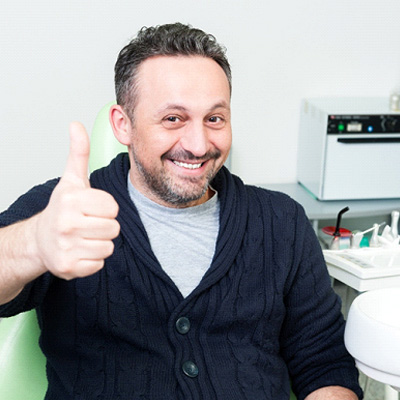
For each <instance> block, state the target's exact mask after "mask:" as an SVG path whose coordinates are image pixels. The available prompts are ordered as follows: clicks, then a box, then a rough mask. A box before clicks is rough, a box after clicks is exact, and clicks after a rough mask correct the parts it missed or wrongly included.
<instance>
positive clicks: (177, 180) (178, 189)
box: [131, 148, 221, 207]
mask: <svg viewBox="0 0 400 400" xmlns="http://www.w3.org/2000/svg"><path fill="white" fill-rule="evenodd" d="M131 153H132V156H133V160H134V162H135V165H136V167H137V170H138V172H139V174H140V175H141V176H142V178H143V182H145V184H146V186H147V187H148V188H149V190H150V191H151V192H152V193H153V194H154V195H155V196H156V197H157V198H159V199H161V200H162V201H163V202H166V203H168V204H170V205H172V206H174V207H184V206H186V205H187V204H189V203H191V202H193V201H196V200H199V199H201V198H202V197H203V196H204V195H205V194H206V192H207V190H208V188H209V184H210V182H211V181H212V180H213V179H214V177H215V175H216V174H217V172H218V171H219V169H220V168H219V167H217V166H216V160H217V159H218V158H220V157H221V152H220V151H218V150H215V151H210V152H208V153H207V154H205V156H204V157H202V158H201V159H200V158H198V157H196V156H194V155H193V154H192V153H190V152H188V151H184V150H182V151H180V152H167V153H165V154H164V155H163V156H162V157H161V160H162V162H163V164H164V163H165V162H166V160H169V159H173V160H179V161H189V160H190V161H199V162H201V160H204V159H206V160H208V161H207V162H209V163H213V165H212V168H211V169H210V170H209V171H208V172H207V174H206V176H202V177H176V176H174V175H172V174H171V173H168V170H167V169H166V168H159V169H155V168H153V169H151V168H147V167H145V166H144V164H143V162H142V161H141V160H140V159H139V157H138V155H137V154H136V153H135V150H134V149H133V148H131Z"/></svg>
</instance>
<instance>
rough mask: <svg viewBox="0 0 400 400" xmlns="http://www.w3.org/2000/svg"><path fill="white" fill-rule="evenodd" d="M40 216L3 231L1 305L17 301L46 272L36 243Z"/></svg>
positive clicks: (0, 244) (0, 242)
mask: <svg viewBox="0 0 400 400" xmlns="http://www.w3.org/2000/svg"><path fill="white" fill-rule="evenodd" d="M36 220H37V216H34V217H32V218H29V219H27V220H25V221H21V222H18V223H16V224H13V225H10V226H7V227H4V228H1V229H0V304H5V303H7V302H9V301H10V300H12V299H13V298H15V297H16V296H17V295H18V294H19V293H20V291H21V290H22V289H23V288H24V286H25V285H26V284H27V283H29V282H31V281H32V280H34V279H35V278H37V277H38V276H40V275H42V274H43V273H44V272H45V271H46V268H45V267H44V266H43V265H42V264H41V262H40V259H39V257H38V255H37V249H36V243H35V240H34V237H35V229H36Z"/></svg>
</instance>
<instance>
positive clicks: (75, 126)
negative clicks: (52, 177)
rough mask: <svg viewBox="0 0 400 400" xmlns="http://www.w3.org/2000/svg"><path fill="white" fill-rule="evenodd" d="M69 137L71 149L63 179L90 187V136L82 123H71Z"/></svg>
mask: <svg viewBox="0 0 400 400" xmlns="http://www.w3.org/2000/svg"><path fill="white" fill-rule="evenodd" d="M69 135H70V148H69V154H68V159H67V165H66V168H65V171H64V175H63V179H65V180H69V181H71V182H72V183H76V184H79V185H80V186H82V185H83V187H88V186H89V180H88V165H89V155H90V141H89V136H88V134H87V132H86V129H85V128H84V126H83V125H82V124H81V123H80V122H72V123H71V125H70V128H69Z"/></svg>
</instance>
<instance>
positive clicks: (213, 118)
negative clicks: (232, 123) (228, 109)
mask: <svg viewBox="0 0 400 400" xmlns="http://www.w3.org/2000/svg"><path fill="white" fill-rule="evenodd" d="M208 120H209V121H210V122H213V123H217V122H220V121H221V118H220V117H210V118H209V119H208Z"/></svg>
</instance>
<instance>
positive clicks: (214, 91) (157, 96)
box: [137, 56, 230, 106]
mask: <svg viewBox="0 0 400 400" xmlns="http://www.w3.org/2000/svg"><path fill="white" fill-rule="evenodd" d="M137 90H138V92H137V94H138V104H137V105H138V106H139V105H140V103H144V102H145V103H162V102H169V103H170V102H171V101H172V102H177V103H183V104H187V103H192V102H193V103H196V104H199V105H200V104H201V103H204V105H206V103H208V102H212V103H216V102H219V103H222V102H225V103H227V104H229V102H230V88H229V82H228V78H227V77H226V75H225V72H224V71H223V69H222V68H221V67H220V66H219V65H218V63H217V62H216V61H214V60H212V59H211V58H208V57H201V56H156V57H151V58H148V59H147V60H145V61H144V62H143V63H142V64H141V65H140V66H139V68H138V74H137Z"/></svg>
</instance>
